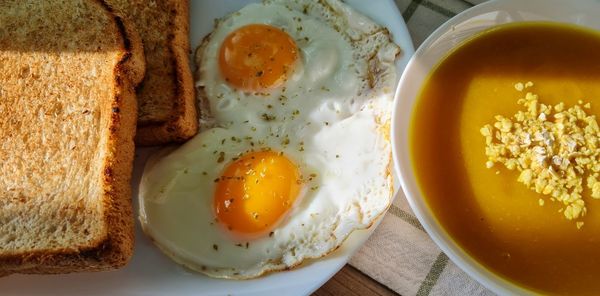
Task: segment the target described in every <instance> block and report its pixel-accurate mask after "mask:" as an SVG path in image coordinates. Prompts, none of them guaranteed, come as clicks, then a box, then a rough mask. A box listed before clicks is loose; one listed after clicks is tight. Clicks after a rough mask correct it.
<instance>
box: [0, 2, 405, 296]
mask: <svg viewBox="0 0 600 296" xmlns="http://www.w3.org/2000/svg"><path fill="white" fill-rule="evenodd" d="M190 2H191V7H190V22H191V23H190V38H191V45H192V48H196V46H198V45H199V44H200V42H201V41H202V38H203V37H204V36H205V35H206V34H208V33H209V32H210V31H212V28H213V25H214V19H215V18H220V17H222V16H224V15H226V14H228V13H230V12H233V11H236V10H238V9H240V8H242V7H243V6H244V5H245V4H247V3H250V2H256V1H252V0H227V1H211V0H191V1H190ZM346 2H347V3H348V4H350V5H351V6H353V7H354V8H356V9H357V10H358V11H360V12H362V13H364V14H365V15H367V16H369V17H371V18H372V19H374V20H375V21H377V22H378V23H379V24H381V25H384V26H386V27H387V28H388V29H389V30H390V31H391V32H392V35H393V37H394V41H395V42H396V43H397V44H399V45H400V47H401V48H402V50H403V53H402V55H401V56H400V59H399V61H398V63H397V71H398V73H399V74H398V77H400V73H401V72H402V71H403V70H404V68H405V67H406V64H407V63H408V60H409V59H410V57H411V56H412V54H413V52H414V48H413V45H412V41H411V38H410V35H409V34H408V31H407V29H406V25H405V23H404V21H403V19H402V16H401V15H400V13H399V12H398V8H397V7H396V5H395V3H394V2H393V0H374V1H361V0H347V1H346ZM153 150H154V149H140V150H138V153H137V156H136V161H135V167H134V176H133V188H134V195H133V196H134V201H135V207H136V210H137V187H138V183H139V179H140V175H141V172H142V169H143V167H144V163H145V161H146V159H147V157H148V156H149V154H150V153H151V152H152V151H153ZM374 228H375V227H371V229H368V230H362V231H357V232H355V233H353V234H352V235H351V236H350V238H349V239H348V240H347V241H346V242H345V243H344V245H343V246H342V247H341V248H340V249H339V250H338V251H336V252H334V253H333V254H331V255H329V256H327V257H325V258H323V259H320V260H315V261H312V262H309V263H307V264H304V265H302V266H301V267H299V268H297V269H294V270H291V271H286V272H280V273H274V274H271V275H268V276H265V277H262V278H259V279H255V280H246V281H232V280H216V279H211V278H208V277H206V276H203V275H200V274H196V273H192V272H189V271H187V270H186V269H184V268H182V267H180V266H178V265H177V264H175V263H173V262H172V261H171V260H170V259H168V258H167V257H166V256H164V255H163V254H162V253H160V252H159V251H158V249H156V248H155V247H154V246H153V245H152V243H151V242H150V241H149V240H148V239H147V238H146V237H145V236H144V235H143V234H142V232H141V230H140V228H139V223H137V221H136V246H135V252H134V256H133V259H132V261H131V263H130V264H129V265H127V267H125V268H123V269H121V270H117V271H111V272H102V273H79V274H68V275H55V276H48V275H12V276H9V277H5V278H1V279H0V287H1V288H0V294H2V295H307V294H310V293H312V292H313V291H315V290H316V289H317V288H319V287H320V286H321V285H323V284H324V283H325V282H326V281H327V280H328V279H329V278H331V277H332V276H333V275H334V274H335V273H336V272H337V271H338V270H340V269H341V268H342V267H343V266H344V265H345V264H346V262H348V260H349V259H350V257H351V255H352V254H354V252H355V251H357V250H358V248H359V247H360V246H361V245H362V244H363V243H364V242H365V241H366V240H367V238H368V237H369V236H370V234H371V233H372V232H373V229H374Z"/></svg>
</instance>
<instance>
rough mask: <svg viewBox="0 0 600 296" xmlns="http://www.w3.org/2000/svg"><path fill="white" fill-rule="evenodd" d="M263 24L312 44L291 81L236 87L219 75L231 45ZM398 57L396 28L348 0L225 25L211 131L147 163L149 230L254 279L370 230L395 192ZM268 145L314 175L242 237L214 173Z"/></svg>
mask: <svg viewBox="0 0 600 296" xmlns="http://www.w3.org/2000/svg"><path fill="white" fill-rule="evenodd" d="M253 23H265V24H270V25H273V26H276V27H278V28H281V29H282V30H284V31H285V32H287V33H288V34H289V35H290V36H291V37H292V38H293V39H294V40H295V41H296V43H297V45H298V47H299V49H300V50H301V60H300V61H299V63H298V67H296V69H295V70H294V71H293V73H292V75H291V76H290V77H289V79H288V81H287V82H286V83H285V84H284V86H283V87H281V88H278V89H275V90H272V91H269V92H267V93H260V94H256V93H244V92H242V91H238V90H235V89H233V88H231V87H230V86H229V85H228V84H227V83H226V82H225V81H224V80H223V79H222V78H221V76H220V75H219V69H218V63H217V58H216V57H217V56H218V50H219V47H220V44H221V43H222V41H223V40H224V38H225V37H226V36H227V35H228V34H229V33H230V32H232V31H234V30H235V29H237V28H239V27H241V26H244V25H247V24H253ZM397 53H398V47H397V46H396V45H395V44H393V43H392V42H391V41H390V37H389V35H388V33H387V30H385V29H383V28H381V27H380V26H378V25H376V24H375V23H373V22H372V21H370V20H369V19H367V18H366V17H364V16H362V15H360V14H358V13H357V12H356V11H354V10H353V9H351V8H349V7H348V6H346V5H345V4H343V3H341V2H340V1H336V0H328V1H320V2H316V1H309V0H298V1H284V0H275V1H265V2H264V3H261V4H251V5H248V6H246V7H245V8H243V9H242V10H240V11H238V12H236V13H233V14H231V15H229V16H227V17H225V18H223V19H221V20H220V21H218V23H217V25H216V28H215V30H214V31H213V33H212V34H211V35H210V36H209V37H208V38H206V40H205V42H204V44H203V45H202V46H201V47H200V48H199V49H198V52H197V63H198V64H199V65H200V67H199V70H198V73H197V74H198V81H197V88H198V94H199V99H200V100H201V103H202V105H203V106H205V109H204V114H203V117H202V118H201V132H200V133H199V134H198V135H197V136H196V137H195V138H193V139H192V140H190V141H188V142H187V143H186V144H184V145H183V146H181V147H180V148H179V149H177V150H175V151H173V152H171V153H170V154H168V155H166V156H164V157H157V158H156V159H155V160H154V161H152V162H151V163H149V164H148V165H147V167H146V169H145V171H144V176H143V177H142V182H141V185H140V206H141V211H140V212H141V213H140V220H141V222H142V226H143V228H144V231H145V232H146V233H147V234H148V235H149V236H150V237H152V238H153V240H154V241H155V243H156V244H157V245H158V246H159V248H161V250H163V251H164V252H165V253H166V254H167V255H169V256H170V257H171V258H172V259H174V260H175V261H177V262H179V263H180V264H183V265H185V266H187V267H189V268H191V269H194V270H197V271H200V272H203V273H205V274H208V275H210V276H213V277H223V278H252V277H256V276H260V275H261V274H263V273H265V272H268V271H273V270H281V269H286V268H290V267H293V266H295V265H298V264H300V263H301V262H302V261H303V260H305V259H307V258H318V257H322V256H324V255H326V254H328V253H329V252H331V251H332V250H335V249H336V248H337V247H339V246H340V245H341V244H342V242H343V241H344V240H345V239H346V238H347V237H348V235H349V234H350V233H351V232H352V231H353V230H355V229H362V228H366V227H368V226H370V225H371V224H372V223H373V222H374V220H375V219H376V218H377V217H378V216H379V215H381V214H382V213H383V212H384V211H385V210H386V209H387V207H388V206H389V204H390V203H391V199H392V176H391V169H390V160H391V149H390V143H389V116H390V110H391V102H392V97H393V93H392V91H393V89H394V86H395V83H396V76H395V67H394V61H395V58H396V55H397ZM261 149H273V150H275V151H278V152H283V153H284V155H286V156H287V157H288V158H290V160H292V161H293V162H294V163H295V164H296V165H297V166H298V168H299V170H300V172H301V174H302V175H304V176H308V175H311V174H312V175H313V176H314V177H313V178H311V179H312V180H311V181H309V182H307V183H306V184H303V189H302V191H301V193H300V196H299V197H298V199H297V202H296V203H295V204H294V205H293V207H292V209H291V211H290V212H289V213H288V214H287V215H286V216H285V217H284V218H283V219H282V221H280V223H279V224H278V225H277V226H276V227H275V229H274V230H273V232H272V233H271V234H270V235H264V236H261V237H252V238H240V237H236V236H233V235H231V234H230V233H229V232H227V231H226V230H225V229H224V228H223V227H222V226H221V225H219V223H218V222H216V221H215V215H214V213H213V208H212V203H213V194H214V191H215V182H214V180H215V179H216V178H218V177H219V176H220V174H221V172H222V171H223V170H224V168H225V166H227V165H228V163H229V162H231V161H232V159H234V158H236V157H239V156H240V155H241V154H243V153H246V152H248V151H258V150H261ZM221 156H222V157H221Z"/></svg>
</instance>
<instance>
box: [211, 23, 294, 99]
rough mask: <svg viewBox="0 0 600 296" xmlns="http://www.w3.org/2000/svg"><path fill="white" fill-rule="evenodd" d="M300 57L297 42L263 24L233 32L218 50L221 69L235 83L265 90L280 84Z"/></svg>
mask: <svg viewBox="0 0 600 296" xmlns="http://www.w3.org/2000/svg"><path fill="white" fill-rule="evenodd" d="M297 59H298V48H297V47H296V43H295V42H294V40H293V39H292V38H291V37H290V35H288V34H287V33H285V32H283V31H282V30H280V29H278V28H276V27H273V26H269V25H263V24H252V25H247V26H244V27H241V28H239V29H237V30H235V31H234V32H232V33H230V34H229V35H228V36H227V37H226V38H225V40H224V41H223V43H222V44H221V48H220V50H219V69H220V71H221V75H223V77H224V79H225V80H226V81H227V82H228V83H229V84H230V85H232V86H233V87H235V88H237V89H241V90H244V91H264V90H269V89H273V88H276V87H278V86H280V85H281V84H282V83H283V82H284V81H285V80H286V79H287V76H288V74H289V73H290V72H291V71H292V70H293V68H294V65H295V62H296V60H297Z"/></svg>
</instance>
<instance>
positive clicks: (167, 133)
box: [107, 0, 198, 145]
mask: <svg viewBox="0 0 600 296" xmlns="http://www.w3.org/2000/svg"><path fill="white" fill-rule="evenodd" d="M107 2H108V3H109V4H110V5H112V6H113V7H114V8H115V9H116V10H118V11H120V12H121V13H122V14H123V15H125V16H126V17H128V18H129V19H130V20H131V21H132V23H133V24H134V25H135V26H136V29H137V31H138V32H139V33H140V36H141V37H142V39H143V42H144V52H145V55H146V61H147V70H146V77H145V79H144V81H143V83H142V85H141V86H140V88H139V90H138V106H139V115H138V132H137V137H136V142H137V143H138V144H140V145H158V144H164V143H169V142H183V141H185V140H187V139H189V138H191V137H192V136H194V135H195V134H196V133H197V131H198V118H197V114H196V103H195V98H194V84H193V79H192V73H191V70H190V66H189V51H190V44H189V17H188V15H189V3H188V1H187V0H163V1H157V0H151V1H147V0H108V1H107Z"/></svg>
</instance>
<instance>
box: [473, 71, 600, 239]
mask: <svg viewBox="0 0 600 296" xmlns="http://www.w3.org/2000/svg"><path fill="white" fill-rule="evenodd" d="M531 86H533V83H531V82H527V83H525V84H523V83H517V84H515V89H516V90H517V91H520V92H523V91H525V90H526V89H527V88H529V87H531ZM518 104H520V105H522V106H523V107H525V109H526V110H524V111H518V112H517V113H516V114H515V115H514V116H513V117H512V118H506V117H504V116H501V115H497V116H496V117H495V119H496V122H495V123H494V124H493V125H489V124H488V125H485V126H484V127H482V128H481V130H480V132H481V134H482V135H483V136H484V137H485V142H486V148H485V154H486V155H487V157H488V161H487V163H486V166H487V167H488V168H492V167H494V165H495V164H496V163H499V164H503V165H504V166H505V167H506V168H507V169H509V170H518V171H520V175H519V178H518V181H519V182H521V183H523V184H525V185H526V186H527V187H528V188H530V189H532V190H534V191H535V192H537V193H541V194H543V195H546V196H549V199H550V200H551V201H558V202H561V203H562V204H563V205H564V207H562V208H561V209H560V210H559V211H560V212H562V213H563V214H564V216H565V218H567V219H568V220H575V219H579V218H582V217H583V216H585V214H586V212H587V208H586V206H585V201H584V200H583V198H582V193H583V191H584V181H585V186H586V187H587V189H589V190H590V191H591V192H590V196H591V197H592V198H594V199H600V181H599V180H598V179H599V174H600V148H599V145H600V143H599V139H600V129H599V128H598V123H597V122H596V117H595V116H594V115H588V114H587V113H586V112H585V110H584V109H589V108H590V107H591V106H590V104H589V103H587V104H585V105H584V104H583V102H582V101H579V102H578V104H576V105H575V106H573V107H571V108H568V109H567V108H566V107H565V105H564V104H563V103H559V104H557V105H554V106H552V105H545V104H542V103H540V102H539V98H538V96H537V95H536V94H533V93H532V92H526V94H525V98H521V99H519V100H518ZM539 205H540V206H543V205H544V200H543V199H540V200H539ZM576 226H577V228H578V229H579V228H581V227H582V226H583V222H582V221H578V222H576Z"/></svg>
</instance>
